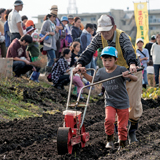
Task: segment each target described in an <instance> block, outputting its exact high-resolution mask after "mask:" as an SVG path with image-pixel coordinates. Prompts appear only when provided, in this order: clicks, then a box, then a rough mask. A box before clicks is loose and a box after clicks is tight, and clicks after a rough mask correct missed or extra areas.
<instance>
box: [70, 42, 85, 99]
mask: <svg viewBox="0 0 160 160" xmlns="http://www.w3.org/2000/svg"><path fill="white" fill-rule="evenodd" d="M70 49H71V52H72V53H71V54H72V55H71V62H70V67H71V68H74V67H75V66H76V63H77V60H78V57H79V54H78V52H79V51H80V43H79V42H76V41H75V42H73V43H72V45H71V48H70ZM82 80H84V78H83V77H82V76H81V75H79V74H77V73H76V74H75V75H74V76H73V84H74V85H75V86H76V87H77V97H78V95H79V92H80V90H81V88H82V87H83V86H84V84H83V82H82ZM85 83H87V81H85ZM80 98H81V99H83V97H82V95H81V96H80Z"/></svg>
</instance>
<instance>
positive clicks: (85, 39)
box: [80, 23, 96, 75]
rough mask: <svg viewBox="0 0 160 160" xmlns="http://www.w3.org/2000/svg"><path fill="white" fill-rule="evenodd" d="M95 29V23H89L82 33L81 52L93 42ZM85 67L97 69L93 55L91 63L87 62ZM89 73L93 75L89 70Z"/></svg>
mask: <svg viewBox="0 0 160 160" xmlns="http://www.w3.org/2000/svg"><path fill="white" fill-rule="evenodd" d="M93 30H94V27H93V24H91V23H87V24H86V27H85V29H84V30H83V31H82V34H81V37H80V43H81V52H83V51H84V50H85V49H86V48H87V46H88V45H89V44H90V43H91V40H92V33H93ZM85 67H86V68H87V69H88V68H94V69H96V66H95V62H94V59H93V57H92V60H91V62H90V63H89V64H87V65H86V66H85ZM87 74H89V75H93V74H92V72H91V71H87Z"/></svg>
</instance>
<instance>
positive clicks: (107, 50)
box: [101, 47, 118, 58]
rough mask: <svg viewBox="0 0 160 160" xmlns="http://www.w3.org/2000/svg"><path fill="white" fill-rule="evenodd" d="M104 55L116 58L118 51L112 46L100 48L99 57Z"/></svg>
mask: <svg viewBox="0 0 160 160" xmlns="http://www.w3.org/2000/svg"><path fill="white" fill-rule="evenodd" d="M104 55H109V56H113V57H116V58H118V52H117V50H116V49H115V48H114V47H105V48H103V50H102V53H101V57H102V56H104Z"/></svg>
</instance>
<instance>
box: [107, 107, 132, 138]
mask: <svg viewBox="0 0 160 160" xmlns="http://www.w3.org/2000/svg"><path fill="white" fill-rule="evenodd" d="M116 113H117V116H118V121H117V124H118V138H119V140H122V141H124V140H127V125H128V119H129V110H128V108H127V109H116V108H113V107H111V106H107V107H106V108H105V114H106V118H105V123H104V125H105V132H106V134H107V135H112V134H114V123H115V116H116Z"/></svg>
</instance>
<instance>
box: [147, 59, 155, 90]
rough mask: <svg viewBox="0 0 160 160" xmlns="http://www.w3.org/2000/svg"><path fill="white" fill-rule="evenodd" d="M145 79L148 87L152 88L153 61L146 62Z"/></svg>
mask: <svg viewBox="0 0 160 160" xmlns="http://www.w3.org/2000/svg"><path fill="white" fill-rule="evenodd" d="M147 78H148V83H149V85H150V86H152V87H153V86H154V67H153V61H152V60H150V61H149V62H148V66H147Z"/></svg>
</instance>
